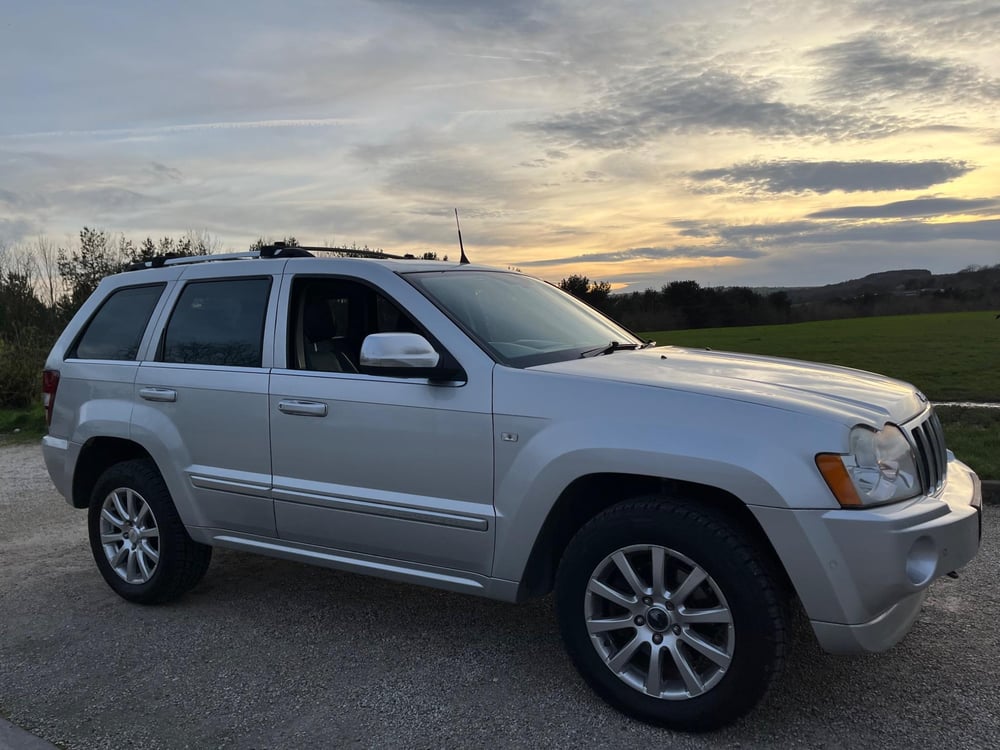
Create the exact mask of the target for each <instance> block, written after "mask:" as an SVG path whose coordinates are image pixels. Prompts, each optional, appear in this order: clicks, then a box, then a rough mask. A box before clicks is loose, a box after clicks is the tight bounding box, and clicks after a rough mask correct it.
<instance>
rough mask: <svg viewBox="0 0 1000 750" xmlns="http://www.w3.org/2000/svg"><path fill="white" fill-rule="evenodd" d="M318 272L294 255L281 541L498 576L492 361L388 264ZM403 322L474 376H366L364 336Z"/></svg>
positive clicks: (274, 408) (278, 437)
mask: <svg viewBox="0 0 1000 750" xmlns="http://www.w3.org/2000/svg"><path fill="white" fill-rule="evenodd" d="M295 268H298V269H301V273H298V274H296V273H294V269H295ZM315 268H316V266H315V265H313V266H309V265H305V264H304V263H303V262H301V261H294V260H292V261H289V263H288V269H289V272H288V273H286V278H285V280H284V282H283V289H282V298H283V303H282V306H281V312H280V313H279V315H280V316H281V321H280V323H279V326H278V329H279V335H278V340H277V351H276V353H275V359H276V365H278V366H277V367H276V368H275V369H274V370H273V372H272V376H271V397H270V418H271V456H272V465H273V473H274V488H273V495H274V499H275V517H276V520H277V531H278V534H279V536H280V537H281V538H282V539H287V540H290V541H296V542H301V543H307V544H314V545H320V546H323V547H328V548H335V549H338V550H345V551H350V552H353V553H356V554H358V555H364V556H374V557H378V558H389V559H392V560H402V561H406V562H408V563H413V564H416V565H418V566H419V565H426V566H434V567H439V568H441V567H443V568H451V569H455V570H461V571H468V572H475V573H480V574H489V572H490V568H491V565H492V560H493V527H494V520H495V515H494V511H493V443H492V438H491V436H492V408H491V395H492V391H491V387H492V386H491V378H492V366H493V363H492V360H490V359H489V358H488V357H486V355H485V354H483V353H482V352H481V351H480V350H479V349H478V348H476V347H475V346H474V345H473V344H471V342H469V341H468V339H465V338H464V335H461V334H459V336H460V338H456V336H455V334H456V333H458V331H457V329H455V327H454V326H453V324H451V322H450V321H448V320H447V319H446V318H445V317H444V316H443V315H442V314H441V313H440V311H438V310H437V308H435V307H433V306H432V305H431V304H430V303H429V302H427V300H426V299H424V298H423V297H422V296H421V295H419V293H418V292H416V290H414V289H413V288H412V287H411V286H410V285H409V284H407V283H406V282H405V281H403V280H402V279H401V278H399V277H398V276H397V275H396V274H394V273H391V272H390V271H388V270H387V269H385V268H384V267H381V266H379V265H377V264H372V263H370V262H365V261H338V268H345V269H352V270H353V273H351V274H350V275H347V274H345V275H342V276H332V275H331V276H317V275H315ZM310 271H312V274H310ZM391 331H406V332H416V333H421V334H424V335H425V336H426V337H428V338H429V339H430V340H431V342H432V344H434V345H435V348H437V349H438V351H439V352H440V353H441V354H442V356H444V357H452V358H454V359H456V360H457V361H458V363H459V364H460V365H461V367H462V368H463V369H464V371H465V377H464V378H462V380H461V382H457V381H456V382H448V383H433V382H430V381H428V380H427V379H426V378H403V377H386V376H382V375H366V374H362V373H360V372H358V371H357V370H358V369H359V368H358V352H359V350H360V347H361V342H362V341H363V339H364V337H365V336H366V335H367V334H369V333H379V332H391ZM282 335H283V336H284V338H283V340H282ZM282 360H283V361H282ZM282 365H283V366H282Z"/></svg>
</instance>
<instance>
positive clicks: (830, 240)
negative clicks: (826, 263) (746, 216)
mask: <svg viewBox="0 0 1000 750" xmlns="http://www.w3.org/2000/svg"><path fill="white" fill-rule="evenodd" d="M682 234H689V235H692V236H695V235H696V236H699V237H712V238H714V239H715V241H716V242H718V243H732V244H735V245H738V246H746V245H752V246H759V247H767V248H774V247H791V246H803V247H804V246H808V245H829V244H847V243H858V242H879V243H887V244H900V243H925V242H934V241H945V240H955V241H958V240H962V241H973V242H985V243H991V244H992V245H994V246H995V244H996V239H997V237H1000V219H980V220H974V221H953V222H924V221H918V220H912V221H885V222H879V223H872V222H861V223H858V222H853V221H835V222H829V221H788V222H775V223H761V224H708V223H706V224H704V225H702V226H701V227H700V228H697V229H696V228H692V229H689V230H685V231H684V232H682Z"/></svg>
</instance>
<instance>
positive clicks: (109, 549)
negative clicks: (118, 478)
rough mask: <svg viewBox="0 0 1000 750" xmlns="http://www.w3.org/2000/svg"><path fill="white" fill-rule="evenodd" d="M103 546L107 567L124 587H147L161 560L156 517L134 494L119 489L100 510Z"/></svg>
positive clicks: (147, 505) (138, 495)
mask: <svg viewBox="0 0 1000 750" xmlns="http://www.w3.org/2000/svg"><path fill="white" fill-rule="evenodd" d="M101 546H102V547H103V549H104V555H105V556H106V557H107V559H108V564H109V565H110V566H111V569H112V570H114V571H115V573H117V574H118V576H119V577H120V578H121V579H122V580H123V581H125V583H146V582H147V581H148V580H149V579H150V578H152V577H153V573H154V572H155V571H156V561H157V560H159V559H160V530H159V529H158V528H156V516H154V515H153V511H152V510H150V508H149V503H147V502H146V501H145V500H143V498H142V495H140V494H139V493H138V492H136V491H135V490H131V489H129V488H128V487H117V488H115V489H113V490H112V491H111V492H109V493H108V496H107V497H106V498H105V499H104V504H103V506H102V507H101Z"/></svg>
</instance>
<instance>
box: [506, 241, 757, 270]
mask: <svg viewBox="0 0 1000 750" xmlns="http://www.w3.org/2000/svg"><path fill="white" fill-rule="evenodd" d="M765 255H766V253H764V252H763V251H761V250H757V249H755V248H750V247H721V246H714V247H704V246H702V247H699V246H695V245H687V246H685V245H682V246H676V247H631V248H628V249H627V250H615V251H611V252H606V253H585V254H583V255H571V256H567V257H564V258H546V259H544V260H530V261H518V263H517V265H518V266H524V267H537V266H559V265H563V264H567V263H621V262H625V261H633V260H667V259H680V258H761V257H763V256H765Z"/></svg>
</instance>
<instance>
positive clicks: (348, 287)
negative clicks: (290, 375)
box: [288, 278, 418, 373]
mask: <svg viewBox="0 0 1000 750" xmlns="http://www.w3.org/2000/svg"><path fill="white" fill-rule="evenodd" d="M290 311H291V316H290V319H289V336H288V343H289V352H288V361H289V366H290V367H291V368H292V369H296V370H314V371H318V372H349V373H356V372H358V371H359V370H360V366H359V360H360V353H361V344H362V342H363V341H364V339H365V337H366V336H368V335H369V334H372V333H389V332H393V331H396V332H400V331H402V332H410V333H412V332H416V331H418V328H417V326H416V324H415V323H414V322H413V319H412V318H410V316H409V315H407V314H406V313H405V312H403V311H402V310H401V309H400V308H399V307H398V306H397V305H396V304H395V303H394V302H392V301H391V300H389V299H388V298H386V297H384V296H383V295H382V294H380V293H379V292H377V291H375V290H374V289H372V288H371V287H369V286H367V285H365V284H360V283H357V282H355V281H349V280H347V279H340V278H302V279H296V280H295V283H294V284H293V286H292V305H291V307H290Z"/></svg>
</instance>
